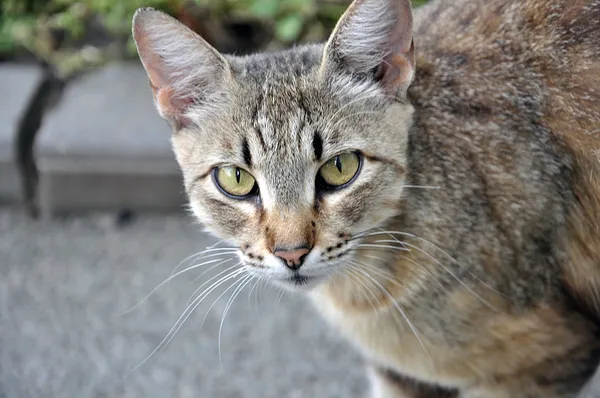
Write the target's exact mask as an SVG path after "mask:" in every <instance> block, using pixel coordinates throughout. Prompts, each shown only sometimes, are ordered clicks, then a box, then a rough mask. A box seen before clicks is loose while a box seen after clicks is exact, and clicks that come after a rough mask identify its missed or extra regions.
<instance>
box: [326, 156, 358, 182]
mask: <svg viewBox="0 0 600 398" xmlns="http://www.w3.org/2000/svg"><path fill="white" fill-rule="evenodd" d="M359 167H360V158H359V157H358V154H357V153H355V152H346V153H342V154H340V155H337V156H335V157H333V158H331V159H329V160H328V161H327V163H325V164H324V165H323V166H321V170H319V174H320V175H321V177H322V178H323V180H325V182H326V183H327V184H328V185H331V186H332V187H339V186H342V185H344V184H347V183H348V182H350V181H351V180H352V178H354V176H355V175H356V173H358V169H359Z"/></svg>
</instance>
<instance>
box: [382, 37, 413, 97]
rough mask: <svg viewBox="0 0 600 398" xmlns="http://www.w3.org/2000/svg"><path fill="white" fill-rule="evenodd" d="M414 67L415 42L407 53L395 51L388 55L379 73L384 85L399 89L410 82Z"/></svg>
mask: <svg viewBox="0 0 600 398" xmlns="http://www.w3.org/2000/svg"><path fill="white" fill-rule="evenodd" d="M414 68H415V54H414V44H412V43H411V45H410V47H409V49H408V51H407V52H406V53H394V54H390V55H389V56H388V57H386V58H385V59H384V60H383V63H382V65H381V70H380V71H379V72H378V75H379V78H380V79H381V83H382V85H383V86H384V87H391V88H393V89H397V88H400V87H403V86H406V85H408V84H410V82H411V80H412V75H413V73H414Z"/></svg>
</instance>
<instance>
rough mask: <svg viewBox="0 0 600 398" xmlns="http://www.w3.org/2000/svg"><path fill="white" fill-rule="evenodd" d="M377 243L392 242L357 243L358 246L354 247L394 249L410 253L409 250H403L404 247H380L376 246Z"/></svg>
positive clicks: (379, 245)
mask: <svg viewBox="0 0 600 398" xmlns="http://www.w3.org/2000/svg"><path fill="white" fill-rule="evenodd" d="M378 242H382V243H389V242H393V241H389V240H387V241H385V240H383V241H379V240H378V241H376V243H359V244H358V245H356V247H367V248H369V247H375V248H381V249H396V250H401V251H410V250H409V249H407V248H405V247H401V246H392V245H381V244H378Z"/></svg>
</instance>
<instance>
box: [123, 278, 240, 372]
mask: <svg viewBox="0 0 600 398" xmlns="http://www.w3.org/2000/svg"><path fill="white" fill-rule="evenodd" d="M244 271H245V270H244V269H243V268H242V269H238V270H236V271H233V272H232V273H230V274H229V275H226V276H225V277H223V278H222V279H221V280H219V281H218V282H216V283H214V284H213V285H212V286H211V288H209V289H207V292H206V295H204V297H207V296H208V294H210V293H211V292H212V291H213V290H214V289H216V288H217V287H218V286H220V285H222V284H223V283H225V282H226V281H228V280H229V279H232V278H235V277H237V276H238V275H239V274H241V273H243V272H244ZM237 283H239V280H237V281H235V282H234V283H232V284H231V286H229V287H228V288H227V290H229V289H231V288H232V287H233V286H235V285H236V284H237ZM202 300H203V298H202V295H201V296H199V297H198V298H196V300H194V301H197V302H192V303H191V304H190V305H188V306H187V307H186V309H185V310H184V311H183V313H182V314H181V316H180V317H179V318H178V319H177V321H175V324H174V325H173V327H172V328H171V329H170V330H169V332H168V333H167V335H166V336H165V337H164V338H163V339H162V340H161V342H160V343H159V344H158V346H157V347H156V348H155V349H154V350H152V352H151V353H150V354H149V355H148V356H147V357H146V358H144V360H143V361H142V362H141V363H139V364H138V365H137V366H135V367H134V368H133V369H132V370H131V371H130V373H133V372H135V371H136V370H137V369H138V368H139V367H141V366H143V365H144V364H145V363H146V362H147V361H148V360H149V359H150V358H152V356H154V354H156V353H157V352H159V351H162V350H163V349H164V348H165V347H166V346H167V345H168V344H169V343H170V342H171V341H172V340H173V338H174V337H175V335H176V334H177V332H178V331H179V329H181V327H182V326H183V324H184V323H185V321H186V320H187V319H188V318H189V316H190V315H191V314H192V313H193V312H194V310H195V309H196V308H197V307H198V306H199V305H200V303H201V302H202Z"/></svg>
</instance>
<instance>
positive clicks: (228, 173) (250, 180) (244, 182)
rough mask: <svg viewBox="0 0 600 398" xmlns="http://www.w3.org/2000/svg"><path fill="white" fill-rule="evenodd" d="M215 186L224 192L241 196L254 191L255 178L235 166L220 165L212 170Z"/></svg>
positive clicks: (237, 196)
mask: <svg viewBox="0 0 600 398" xmlns="http://www.w3.org/2000/svg"><path fill="white" fill-rule="evenodd" d="M214 178H215V182H216V184H217V186H218V187H219V188H220V189H221V190H222V191H223V192H225V193H226V194H228V195H230V196H233V197H236V198H243V197H246V196H248V195H250V194H252V193H253V192H254V191H255V188H256V180H254V177H252V175H251V174H250V173H248V172H247V171H246V170H244V169H242V168H240V167H236V166H222V167H218V168H216V169H215V171H214Z"/></svg>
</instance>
